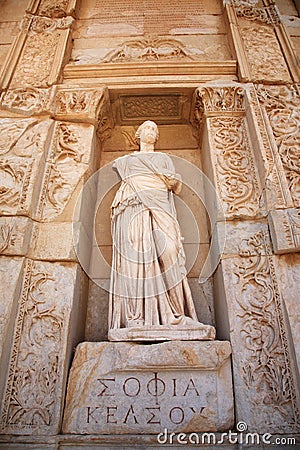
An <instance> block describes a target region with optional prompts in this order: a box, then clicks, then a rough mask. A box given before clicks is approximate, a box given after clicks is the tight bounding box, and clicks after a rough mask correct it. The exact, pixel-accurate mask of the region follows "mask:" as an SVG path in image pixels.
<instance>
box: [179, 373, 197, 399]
mask: <svg viewBox="0 0 300 450" xmlns="http://www.w3.org/2000/svg"><path fill="white" fill-rule="evenodd" d="M188 391H193V392H195V393H196V395H197V397H199V396H200V394H199V392H198V390H197V388H196V386H195V383H194V381H193V379H192V378H191V379H190V381H189V383H188V385H187V387H186V390H185V391H184V394H183V396H184V397H185V396H186V394H187V392H188Z"/></svg>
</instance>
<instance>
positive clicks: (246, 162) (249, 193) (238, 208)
mask: <svg viewBox="0 0 300 450" xmlns="http://www.w3.org/2000/svg"><path fill="white" fill-rule="evenodd" d="M194 118H195V123H196V126H197V127H198V129H199V130H201V128H202V129H203V133H204V138H203V152H205V155H204V163H205V165H206V171H207V173H208V174H209V175H210V176H211V178H212V182H213V183H214V184H215V186H216V188H217V192H218V194H219V197H220V199H221V203H222V206H223V210H224V214H225V217H226V218H230V219H233V218H237V217H255V216H257V215H258V214H259V213H260V208H261V197H260V196H261V187H260V182H259V177H258V173H257V168H256V165H255V160H254V153H253V150H252V143H251V139H250V136H249V131H248V126H247V121H246V109H245V91H244V89H243V87H242V86H241V85H230V86H204V87H200V88H198V89H197V91H196V94H195V109H194ZM200 134H201V131H200Z"/></svg>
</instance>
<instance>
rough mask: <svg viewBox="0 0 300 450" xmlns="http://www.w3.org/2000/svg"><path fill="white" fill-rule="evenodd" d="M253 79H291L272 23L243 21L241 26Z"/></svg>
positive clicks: (287, 80)
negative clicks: (249, 23) (248, 22)
mask: <svg viewBox="0 0 300 450" xmlns="http://www.w3.org/2000/svg"><path fill="white" fill-rule="evenodd" d="M240 30H241V37H242V41H243V44H244V48H245V52H246V55H247V60H248V63H249V66H250V71H251V76H252V79H253V80H255V81H256V82H257V81H261V80H268V81H277V82H278V81H281V82H282V81H286V82H289V81H291V79H290V75H289V70H288V68H287V65H286V63H285V60H284V56H283V54H282V52H281V49H280V46H279V43H278V41H277V38H276V36H275V33H274V30H273V28H272V27H271V26H270V25H264V24H257V23H253V24H251V25H247V22H243V23H242V24H241V27H240Z"/></svg>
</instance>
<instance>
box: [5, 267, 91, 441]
mask: <svg viewBox="0 0 300 450" xmlns="http://www.w3.org/2000/svg"><path fill="white" fill-rule="evenodd" d="M8 269H9V267H8ZM11 270H13V267H11ZM15 271H17V268H16V267H15ZM12 276H14V275H12ZM83 288H84V276H83V273H82V270H81V269H80V267H79V266H78V265H77V264H75V263H67V262H63V263H57V262H55V263H50V262H42V261H32V260H26V265H25V267H24V272H23V283H22V287H21V289H20V293H19V296H18V297H19V299H20V300H19V302H18V311H17V312H16V320H15V327H14V330H13V332H12V349H11V355H10V361H9V363H8V365H7V367H8V370H7V373H8V375H7V382H6V387H5V389H3V392H4V400H3V402H2V407H1V417H2V421H1V431H2V433H3V434H27V435H28V434H29V435H34V434H40V435H49V434H55V433H58V432H59V430H60V418H61V414H62V407H63V403H64V390H65V384H66V377H67V371H68V366H69V360H70V356H71V353H72V348H73V346H74V345H76V344H77V342H78V339H80V338H81V339H82V331H83V330H82V328H83V323H82V318H83V317H84V309H83V303H82V300H83V299H84V296H82V295H81V291H82V289H83ZM8 298H9V297H8Z"/></svg>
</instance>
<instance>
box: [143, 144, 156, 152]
mask: <svg viewBox="0 0 300 450" xmlns="http://www.w3.org/2000/svg"><path fill="white" fill-rule="evenodd" d="M140 152H154V144H147V143H146V142H141V143H140Z"/></svg>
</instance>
